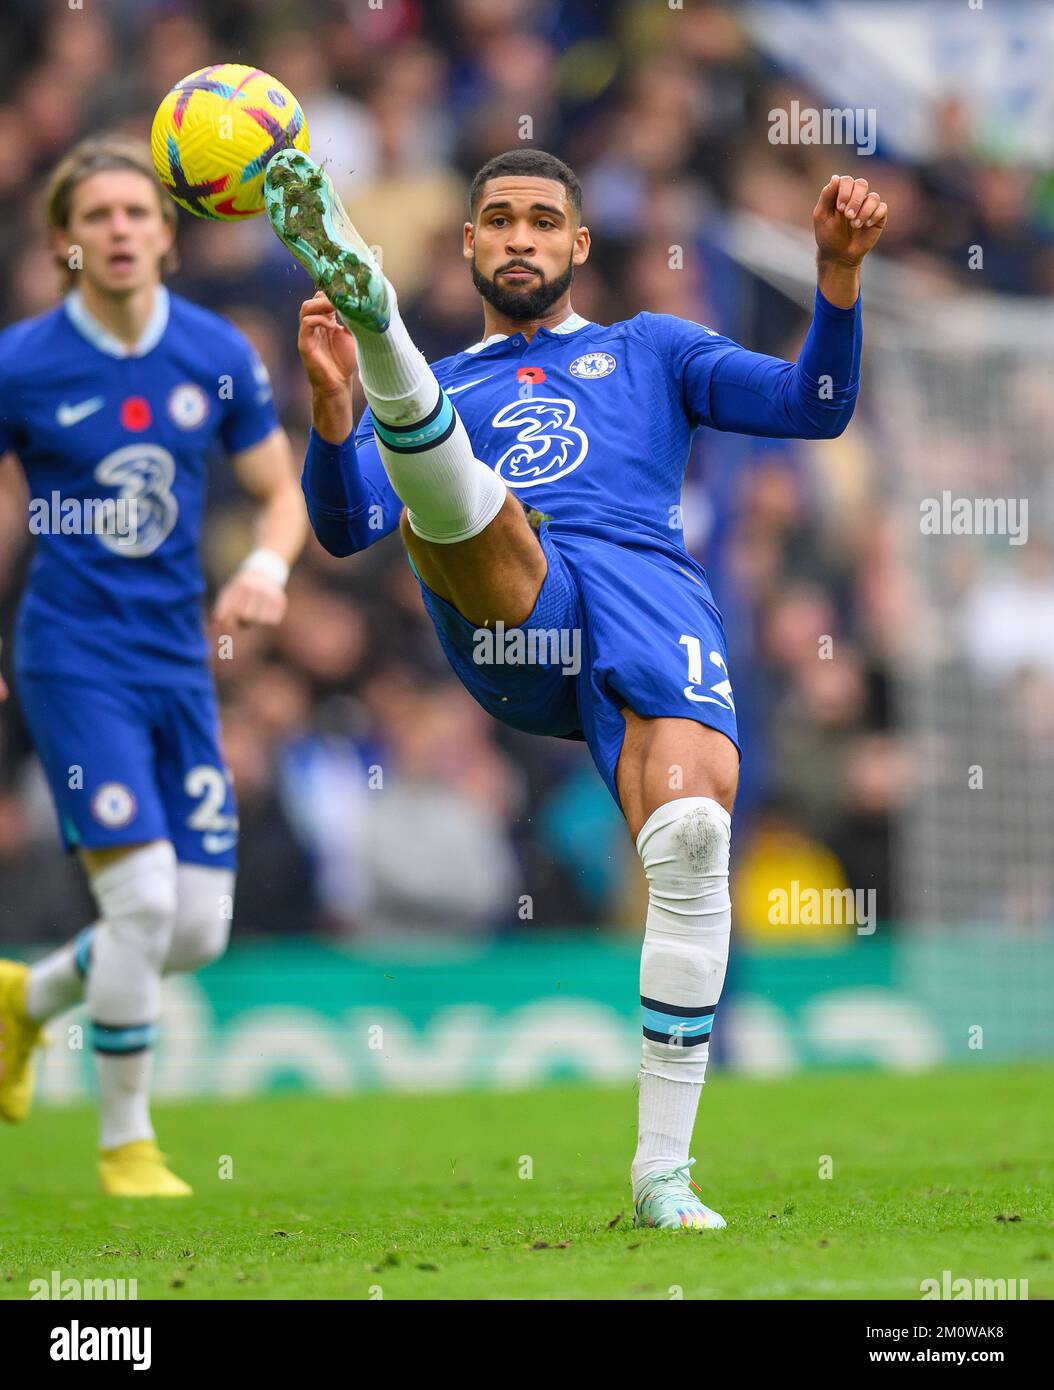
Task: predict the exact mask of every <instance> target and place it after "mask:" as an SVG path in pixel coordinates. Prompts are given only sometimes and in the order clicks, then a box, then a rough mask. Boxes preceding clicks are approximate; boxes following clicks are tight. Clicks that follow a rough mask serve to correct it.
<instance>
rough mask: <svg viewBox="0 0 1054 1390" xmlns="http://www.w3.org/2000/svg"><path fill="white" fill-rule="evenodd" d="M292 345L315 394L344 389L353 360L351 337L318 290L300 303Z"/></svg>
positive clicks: (353, 364)
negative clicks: (297, 351) (297, 322)
mask: <svg viewBox="0 0 1054 1390" xmlns="http://www.w3.org/2000/svg"><path fill="white" fill-rule="evenodd" d="M296 345H297V348H298V350H299V352H300V360H301V361H302V362H303V364H304V370H305V371H306V372H307V379H308V381H309V382H310V383H311V389H312V391H314V392H315V393H316V394H319V395H328V394H330V393H332V392H336V391H344V390H346V389H347V387H348V386H349V385H350V384H351V378H352V375H353V374H354V371H355V361H356V359H355V339H354V338H353V337H352V336H351V334H350V333H349V332H348V330H347V329H346V328H345V327H344V325H343V324H342V323H341V321H340V319H339V318H338V317H337V311H336V310H335V309H334V307H333V305H332V304H331V303H330V301H329V299H328V298H327V297H326V295H324V294H323V293H322V291H321V290H319V291H318V292H317V293H316V294H315V295H314V296H313V298H311V299H307V300H305V301H304V303H303V304H301V306H300V331H299V334H298V335H297V340H296Z"/></svg>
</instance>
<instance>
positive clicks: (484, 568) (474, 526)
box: [265, 150, 546, 625]
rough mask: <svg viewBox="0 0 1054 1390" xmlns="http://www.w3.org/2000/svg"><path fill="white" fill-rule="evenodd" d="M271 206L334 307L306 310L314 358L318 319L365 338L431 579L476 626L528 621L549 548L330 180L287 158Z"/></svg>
mask: <svg viewBox="0 0 1054 1390" xmlns="http://www.w3.org/2000/svg"><path fill="white" fill-rule="evenodd" d="M265 196H266V205H267V213H268V216H269V218H270V220H271V224H272V226H273V227H274V229H275V231H276V233H277V234H278V236H279V238H280V239H281V240H282V242H283V243H284V244H285V245H286V246H287V247H288V248H289V250H290V251H291V252H292V253H293V255H294V256H296V257H297V259H298V260H299V261H300V262H301V264H302V265H303V266H304V267H305V269H306V270H307V271H308V273H309V274H310V275H311V277H312V279H313V280H314V281H315V284H316V285H317V286H318V287H319V289H320V290H321V291H322V292H323V295H324V296H325V298H319V300H318V302H317V305H316V306H314V307H315V308H316V309H317V312H316V313H315V314H314V315H312V313H311V312H310V311H311V309H312V307H313V306H312V305H310V304H309V305H307V306H305V310H307V313H306V315H303V314H302V316H301V348H302V351H303V345H304V344H303V336H304V331H305V329H307V330H308V331H310V329H311V327H312V326H313V325H314V321H315V319H317V320H318V324H319V325H322V324H324V323H325V321H326V319H327V316H328V314H329V313H330V311H331V306H332V308H335V309H336V311H337V313H338V314H339V316H340V320H341V322H342V323H343V324H344V325H345V326H346V327H347V328H348V329H349V330H350V332H351V333H352V334H353V335H354V338H355V345H356V348H357V357H358V368H359V378H360V380H361V382H362V387H363V391H364V393H365V396H366V399H367V401H368V403H369V406H370V411H371V413H372V416H373V429H374V435H375V437H376V441H377V448H378V452H379V454H380V458H381V461H382V463H383V465H384V469H385V472H386V473H387V476H388V479H389V481H390V482H391V485H392V488H393V489H394V491H395V493H396V494H397V496H398V497H399V498H400V499H401V500H402V502H403V503H404V504H405V506H406V517H405V521H404V524H403V534H404V537H405V539H406V542H407V548H408V549H409V551H410V554H411V557H412V558H413V560H414V562H415V564H416V566H417V569H418V573H419V574H420V576H421V578H422V579H423V580H424V582H425V583H426V584H427V585H428V586H429V588H431V589H433V591H434V592H435V593H437V594H439V596H440V597H441V598H446V599H448V600H449V601H451V602H453V603H454V604H455V606H456V607H457V608H458V609H459V611H460V612H462V613H463V614H464V615H465V616H466V617H467V618H469V619H470V621H473V622H478V623H479V624H480V625H484V624H485V623H487V622H493V621H495V620H496V619H498V618H501V619H502V620H503V621H504V622H506V623H507V624H509V625H513V624H516V623H519V622H521V621H522V620H523V619H524V618H525V617H526V616H527V614H528V613H529V612H530V610H531V608H532V607H533V605H534V601H535V599H536V598H537V596H538V591H539V589H540V588H541V585H542V581H543V580H544V578H545V573H546V563H545V557H544V555H543V554H542V551H541V547H540V546H539V544H538V541H537V537H536V536H535V535H534V533H533V531H532V530H531V528H530V526H529V525H528V523H527V521H526V518H525V516H524V514H523V509H522V507H521V506H520V505H519V503H518V502H516V500H515V499H514V498H513V497H511V495H510V494H509V493H508V491H507V489H506V487H505V484H504V483H503V482H502V481H501V479H500V478H499V477H498V476H497V474H496V473H495V472H494V471H493V469H491V468H490V467H488V466H487V465H486V464H485V463H482V462H481V461H480V460H479V459H477V458H476V457H475V455H474V454H473V450H472V444H471V442H470V440H469V437H468V434H467V432H466V430H465V426H464V424H463V423H462V421H461V418H460V416H459V415H458V413H457V411H456V410H455V409H454V407H453V405H452V403H451V401H450V399H449V397H448V396H447V394H446V393H445V392H444V391H443V390H442V388H441V387H440V385H439V383H438V381H437V380H436V377H435V375H434V373H433V372H432V369H431V367H429V365H428V363H427V362H426V360H425V358H424V356H423V354H422V353H421V352H420V351H419V350H418V349H417V348H416V347H415V346H414V343H413V341H412V340H411V338H410V335H409V333H408V332H407V329H406V326H405V324H404V323H403V321H402V319H401V317H400V315H399V307H398V302H397V299H396V295H395V290H394V288H393V286H392V285H391V284H390V283H389V282H388V281H387V280H385V278H384V276H383V274H382V272H381V269H380V267H379V266H378V264H377V261H376V259H375V257H374V255H373V253H372V251H371V250H370V248H369V246H368V245H367V244H366V242H365V241H364V240H363V238H362V237H361V236H360V235H359V233H358V232H357V231H356V230H355V228H354V227H353V226H352V224H351V222H350V220H349V219H348V217H347V214H346V213H345V212H344V209H343V207H342V206H341V203H340V199H339V198H338V196H337V194H336V191H335V189H334V188H333V185H332V183H331V182H330V179H329V176H328V175H327V174H326V173H325V171H324V170H323V169H321V168H319V167H318V166H317V165H316V164H314V163H313V161H312V160H310V159H309V158H308V157H307V156H306V155H303V154H300V153H299V152H298V151H294V150H286V151H282V152H281V153H280V154H278V155H276V156H275V158H274V159H273V160H272V161H271V163H270V164H269V165H268V167H267V176H266V180H265ZM334 394H335V397H336V400H335V404H334V413H335V414H337V413H341V412H344V411H345V410H346V421H345V422H343V423H342V424H341V425H340V426H339V427H335V428H334V429H333V430H332V431H331V434H332V435H333V436H334V442H340V440H341V439H343V438H345V437H346V436H347V435H348V434H350V432H351V423H352V422H351V415H350V398H347V399H345V397H344V396H343V395H341V394H340V393H334ZM318 414H319V412H318V411H317V410H316V418H317V416H318ZM484 533H486V539H484V538H483V534H484ZM454 552H457V554H456V555H455V554H454Z"/></svg>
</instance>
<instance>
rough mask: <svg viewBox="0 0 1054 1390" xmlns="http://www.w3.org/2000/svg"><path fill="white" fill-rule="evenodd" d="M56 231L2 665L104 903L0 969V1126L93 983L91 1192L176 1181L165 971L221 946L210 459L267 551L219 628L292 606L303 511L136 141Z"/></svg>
mask: <svg viewBox="0 0 1054 1390" xmlns="http://www.w3.org/2000/svg"><path fill="white" fill-rule="evenodd" d="M48 220H49V224H50V228H51V236H52V241H53V247H54V250H55V254H56V257H57V258H58V260H59V262H60V265H61V266H62V268H63V269H64V270H65V271H66V272H67V274H66V279H67V291H68V292H67V294H66V296H65V299H64V300H63V302H62V303H61V304H60V305H59V306H58V307H57V308H55V309H53V310H51V311H49V312H46V313H44V314H41V315H39V316H38V317H36V318H31V319H27V320H24V321H23V322H21V323H17V324H15V325H13V326H12V327H9V328H7V329H6V330H5V331H4V332H3V333H2V334H0V455H2V454H3V453H5V452H6V451H8V450H12V451H14V452H15V453H16V454H17V455H18V456H19V459H20V461H21V464H22V468H23V470H24V472H25V475H26V479H27V481H28V484H29V489H30V506H29V521H30V530H31V531H34V532H37V533H38V534H37V543H36V551H35V554H34V557H33V562H32V566H31V569H30V574H29V580H28V584H27V588H26V592H25V595H24V597H23V600H22V604H21V609H20V612H19V617H18V624H17V630H16V643H15V678H16V684H17V689H18V694H19V697H20V700H21V703H22V708H23V711H24V714H25V717H26V720H27V723H28V725H29V728H30V730H31V733H32V735H33V740H34V743H35V745H36V749H37V752H38V754H39V756H40V760H41V763H42V764H43V767H44V771H45V773H46V775H47V778H48V781H49V784H50V786H51V791H52V795H53V797H54V800H55V804H56V808H57V811H58V815H59V821H60V825H61V830H62V836H63V839H64V841H65V843H66V846H67V847H68V848H69V849H71V850H76V851H77V852H78V854H79V856H80V859H81V862H82V863H83V865H84V868H85V870H86V872H87V874H88V877H89V880H90V883H91V888H92V893H93V895H94V897H95V901H96V904H97V906H98V912H99V918H98V921H96V922H95V923H93V924H92V925H89V926H87V927H85V928H84V929H83V930H82V931H81V932H80V933H79V935H77V936H76V937H75V939H73V940H72V941H70V942H69V943H68V945H66V946H65V947H63V948H62V949H60V950H58V951H56V952H54V953H53V954H51V955H49V956H47V957H46V958H45V959H43V960H41V961H39V962H38V963H37V964H36V965H34V966H33V967H32V968H27V967H26V966H25V965H21V964H18V963H16V962H13V961H0V1116H2V1118H3V1119H5V1120H8V1121H12V1122H15V1121H19V1120H21V1119H23V1118H24V1117H25V1115H26V1113H27V1112H28V1110H29V1106H30V1101H31V1097H32V1084H33V1056H32V1054H33V1050H34V1048H35V1047H36V1046H37V1044H38V1043H39V1042H40V1041H41V1025H42V1024H43V1023H44V1022H45V1021H46V1020H48V1019H49V1018H52V1017H54V1016H55V1015H56V1014H58V1013H61V1012H63V1011H64V1010H66V1009H68V1008H70V1007H71V1006H72V1005H74V1004H75V1003H77V1002H79V1001H80V1000H81V998H83V999H84V1000H85V1002H86V1004H87V1008H88V1013H89V1016H90V1019H91V1035H92V1036H91V1041H92V1046H93V1049H94V1054H95V1062H96V1072H97V1077H98V1085H99V1102H100V1111H101V1149H102V1154H101V1159H100V1177H101V1181H102V1185H103V1188H104V1190H105V1191H106V1192H108V1193H112V1194H114V1195H118V1196H164V1197H169V1196H173V1197H174V1196H183V1195H186V1194H187V1193H189V1192H190V1188H189V1187H188V1186H187V1185H186V1183H184V1182H183V1181H182V1180H181V1179H180V1178H178V1177H177V1176H176V1175H175V1174H174V1173H172V1172H170V1171H169V1169H168V1168H167V1166H166V1164H165V1162H164V1158H163V1155H162V1154H161V1153H160V1152H159V1150H158V1146H157V1142H156V1138H155V1135H154V1130H153V1127H152V1125H151V1120H150V1109H149V1088H150V1075H151V1048H152V1044H153V1041H154V1037H155V1034H156V1029H157V1020H158V1015H159V1012H160V1006H161V977H162V975H163V974H166V973H168V972H170V971H192V970H196V969H197V968H198V967H199V966H202V965H204V964H206V963H207V962H208V961H210V960H213V959H215V958H216V957H217V956H218V955H220V954H221V953H222V952H223V950H224V949H225V947H226V943H227V936H228V931H229V927H230V916H231V905H232V902H233V892H234V874H235V846H236V843H237V830H238V821H237V813H236V809H235V803H234V795H233V790H232V788H231V785H230V780H229V777H228V775H227V773H226V770H225V764H224V759H223V754H222V752H221V749H220V743H219V721H218V715H217V706H216V697H215V693H214V690H213V684H212V677H211V674H210V671H209V667H208V647H207V642H206V636H205V631H204V627H203V623H202V597H203V594H204V589H205V584H204V580H203V577H202V572H201V564H200V560H199V556H198V543H199V539H200V530H201V518H202V510H203V503H204V495H205V483H206V471H207V469H206V463H207V459H208V456H209V454H210V452H212V451H213V450H214V449H215V448H216V446H217V444H219V445H221V446H222V448H223V449H224V450H225V451H226V453H227V455H228V456H229V458H230V461H231V464H232V466H233V468H234V471H235V475H236V477H237V478H238V480H239V482H240V483H241V484H242V485H243V486H244V487H245V488H246V490H247V491H248V492H250V493H251V494H252V495H253V496H254V497H255V498H256V499H257V500H258V501H259V503H260V513H259V518H258V545H257V548H256V549H254V550H253V551H252V552H251V554H250V555H249V556H248V557H247V558H246V560H245V561H244V563H243V564H242V566H241V568H240V569H239V570H238V572H237V573H236V574H235V575H234V576H233V577H232V578H231V579H230V580H229V581H228V582H227V583H226V585H225V586H224V587H223V588H222V590H221V592H220V594H219V596H218V598H217V601H216V606H215V610H214V613H213V618H214V621H215V624H216V627H217V631H218V633H219V635H220V636H221V638H222V637H223V636H226V637H228V638H230V637H231V636H232V635H233V634H234V633H235V632H236V631H237V629H238V627H240V626H246V625H248V624H252V623H263V624H274V623H277V622H279V621H280V620H281V618H282V616H283V613H284V611H285V604H286V600H285V592H284V588H285V581H286V578H287V576H288V572H289V565H290V564H291V563H292V561H293V560H294V558H295V557H296V555H297V554H298V553H299V551H300V549H301V546H302V545H303V541H304V538H305V536H306V534H307V517H306V514H305V508H304V501H303V496H302V494H301V491H300V487H299V485H298V481H297V476H296V468H295V466H294V463H293V458H292V452H291V449H290V446H289V441H288V439H287V437H286V435H285V432H284V431H283V430H282V429H281V427H280V426H279V424H278V421H277V418H276V416H275V412H274V406H273V404H272V400H271V390H270V385H269V382H268V377H267V372H266V369H265V368H264V366H263V364H262V363H261V362H260V360H259V358H258V357H257V355H256V353H255V352H254V350H253V349H252V347H251V346H250V345H249V343H248V342H247V341H246V339H245V338H244V337H243V336H242V335H241V334H240V333H239V332H238V331H237V330H236V329H235V328H234V327H233V326H232V325H231V324H229V323H227V322H226V321H225V320H224V319H222V318H220V317H219V316H218V315H217V314H214V313H210V312H209V311H207V310H205V309H202V308H199V307H197V306H196V305H194V304H191V303H190V302H189V301H187V300H185V299H181V298H179V297H177V296H176V295H171V294H169V293H168V291H167V290H166V289H165V287H164V286H163V284H162V283H161V277H162V269H163V266H164V263H165V261H166V258H168V257H169V254H170V252H171V251H172V247H173V239H174V236H175V225H176V213H175V204H174V203H173V202H172V201H171V199H169V198H168V197H167V196H166V194H165V192H164V190H163V189H162V187H161V185H160V184H159V183H158V181H157V178H156V176H155V174H154V171H153V166H152V164H151V160H150V153H149V150H147V149H146V147H145V146H141V145H139V144H137V143H135V142H132V141H129V140H127V139H125V138H123V137H103V138H99V139H95V140H89V141H86V142H84V143H82V144H81V145H79V146H78V147H76V148H75V149H74V150H73V151H72V152H71V153H70V154H69V155H68V156H67V157H66V158H65V159H64V160H63V161H62V162H61V163H60V165H59V166H58V168H57V169H56V171H55V173H54V174H53V176H52V179H51V185H50V189H49V197H48ZM78 259H79V264H77V262H78ZM71 267H75V268H73V269H71ZM5 693H6V691H5V690H2V689H0V694H5Z"/></svg>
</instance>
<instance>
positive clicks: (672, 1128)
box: [617, 709, 739, 1229]
mask: <svg viewBox="0 0 1054 1390" xmlns="http://www.w3.org/2000/svg"><path fill="white" fill-rule="evenodd" d="M624 717H625V720H626V737H625V741H624V743H623V747H622V754H621V756H620V759H619V764H618V772H617V779H618V788H619V796H620V799H621V801H622V807H623V810H624V812H625V814H626V819H627V822H628V824H629V828H630V832H631V833H632V834H633V835H634V837H635V839H636V844H637V850H638V853H639V854H640V857H641V862H642V864H643V865H644V872H645V875H646V877H647V880H648V915H647V921H646V923H645V929H644V946H643V950H642V952H641V967H640V994H641V1001H640V1002H641V1016H642V1024H643V1033H644V1038H643V1055H642V1061H641V1072H640V1101H639V1106H640V1109H639V1129H638V1142H637V1152H636V1155H635V1157H634V1160H633V1167H632V1180H633V1198H634V1207H635V1220H636V1223H637V1224H638V1225H646V1226H660V1227H670V1228H682V1227H683V1228H689V1229H704V1228H712V1227H720V1226H723V1225H724V1224H725V1222H724V1219H723V1218H722V1217H721V1216H719V1215H718V1214H717V1212H715V1211H712V1210H711V1209H710V1208H709V1207H707V1206H706V1205H705V1204H704V1203H703V1201H702V1200H701V1196H700V1195H699V1189H698V1188H697V1187H695V1184H694V1183H693V1182H692V1181H691V1178H690V1177H689V1169H690V1166H691V1164H692V1163H694V1161H695V1160H694V1159H691V1158H690V1157H689V1147H690V1145H691V1139H692V1130H693V1128H694V1126H695V1115H696V1109H697V1107H698V1104H699V1097H700V1093H701V1091H702V1086H703V1081H704V1080H705V1076H706V1064H707V1060H708V1057H709V1050H710V1049H709V1040H710V1030H711V1027H712V1026H713V1021H714V1013H715V1010H716V1009H717V1004H718V1001H719V999H720V997H721V989H722V986H723V985H724V979H725V970H726V967H727V964H728V947H729V937H730V932H731V920H732V913H731V901H730V899H729V892H728V857H729V843H730V834H729V832H730V827H731V815H730V813H731V810H732V801H733V798H734V796H735V788H736V781H737V777H738V764H739V760H738V754H737V751H736V748H735V747H734V745H733V744H732V743H731V741H730V740H729V739H728V738H726V737H725V735H724V734H723V733H720V732H719V731H718V730H716V729H711V728H708V727H707V726H706V725H703V724H699V723H696V722H694V721H693V720H690V719H643V718H641V717H640V716H639V715H637V714H635V713H633V711H632V710H628V709H627V710H625V711H624ZM674 774H676V775H674ZM671 784H673V785H674V786H676V787H677V793H676V795H671V790H670V788H671ZM693 1188H694V1189H695V1190H694V1191H693Z"/></svg>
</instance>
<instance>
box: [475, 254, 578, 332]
mask: <svg viewBox="0 0 1054 1390" xmlns="http://www.w3.org/2000/svg"><path fill="white" fill-rule="evenodd" d="M515 269H521V270H532V271H534V272H535V274H534V275H532V276H531V277H530V278H529V279H526V280H525V281H524V283H523V284H522V285H517V284H515V283H514V282H512V281H510V280H505V279H500V278H496V279H494V280H490V279H488V278H487V276H486V275H484V274H483V272H482V271H481V270H480V268H479V261H478V258H477V257H476V256H473V258H472V283H473V284H474V285H475V287H476V289H477V290H479V292H480V294H481V295H482V296H483V298H484V299H485V300H486V301H487V303H488V304H490V305H492V306H493V308H495V309H497V311H498V313H499V314H504V315H505V317H506V318H510V319H523V320H524V321H526V320H528V319H537V318H541V316H542V315H543V314H545V313H547V312H548V310H549V309H551V308H552V306H553V305H554V304H555V303H556V301H557V300H558V299H559V298H560V296H561V295H562V294H565V293H566V292H567V290H568V289H569V287H570V285H571V281H572V280H573V279H574V275H575V267H574V263H573V261H572V260H571V258H570V256H569V257H568V261H567V266H566V269H565V270H564V271H563V272H562V273H561V274H560V275H558V276H556V278H555V279H553V280H549V279H547V278H546V275H545V271H544V270H543V269H542V267H541V266H540V265H537V264H535V263H534V262H532V261H530V260H521V259H519V258H518V257H516V256H513V257H511V258H509V259H507V260H505V261H503V262H502V263H501V264H500V265H499V266H497V268H496V269H495V272H494V274H495V276H496V277H500V276H501V275H502V274H503V273H504V272H505V271H510V270H515Z"/></svg>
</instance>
